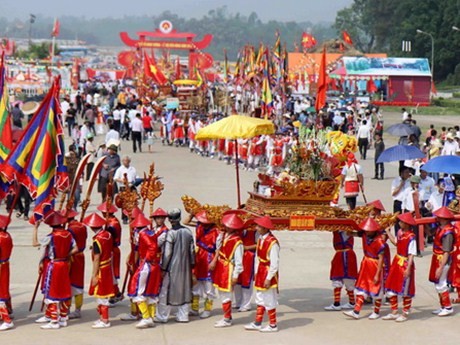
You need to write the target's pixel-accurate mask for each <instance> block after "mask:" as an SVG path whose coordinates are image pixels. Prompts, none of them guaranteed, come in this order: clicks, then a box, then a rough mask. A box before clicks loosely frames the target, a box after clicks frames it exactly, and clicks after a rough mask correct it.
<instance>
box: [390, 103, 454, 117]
mask: <svg viewBox="0 0 460 345" xmlns="http://www.w3.org/2000/svg"><path fill="white" fill-rule="evenodd" d="M458 103H459V107H458V108H457V107H444V106H430V107H418V109H417V113H416V114H417V115H460V102H458ZM381 109H382V111H383V113H384V114H385V113H401V107H381ZM406 109H407V111H408V112H409V113H411V112H412V113H414V114H415V111H414V110H415V107H412V108H411V107H406Z"/></svg>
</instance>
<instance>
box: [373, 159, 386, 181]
mask: <svg viewBox="0 0 460 345" xmlns="http://www.w3.org/2000/svg"><path fill="white" fill-rule="evenodd" d="M384 173H385V167H384V166H383V163H377V162H375V178H381V179H383V175H384Z"/></svg>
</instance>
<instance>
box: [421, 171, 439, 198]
mask: <svg viewBox="0 0 460 345" xmlns="http://www.w3.org/2000/svg"><path fill="white" fill-rule="evenodd" d="M419 189H420V203H421V204H422V205H424V204H425V203H426V202H427V201H428V199H429V198H430V196H431V194H432V193H433V192H434V191H435V190H436V188H435V182H434V179H433V178H432V177H431V176H428V173H427V172H426V171H425V170H423V165H422V166H421V167H420V184H419Z"/></svg>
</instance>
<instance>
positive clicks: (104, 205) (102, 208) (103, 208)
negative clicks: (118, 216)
mask: <svg viewBox="0 0 460 345" xmlns="http://www.w3.org/2000/svg"><path fill="white" fill-rule="evenodd" d="M97 209H98V210H99V211H101V212H104V213H107V201H104V202H103V203H102V204H100V205H99V206H98V207H97ZM117 211H118V208H116V207H115V205H113V204H111V205H110V209H109V211H108V213H115V212H117Z"/></svg>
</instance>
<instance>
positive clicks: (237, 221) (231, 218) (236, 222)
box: [222, 213, 244, 230]
mask: <svg viewBox="0 0 460 345" xmlns="http://www.w3.org/2000/svg"><path fill="white" fill-rule="evenodd" d="M222 224H224V225H225V226H226V227H227V228H230V229H235V230H241V229H243V227H244V222H243V221H242V220H241V218H240V217H238V215H237V214H235V213H229V214H226V215H224V216H223V217H222Z"/></svg>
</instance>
